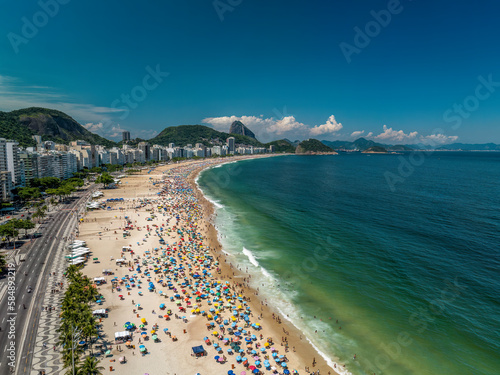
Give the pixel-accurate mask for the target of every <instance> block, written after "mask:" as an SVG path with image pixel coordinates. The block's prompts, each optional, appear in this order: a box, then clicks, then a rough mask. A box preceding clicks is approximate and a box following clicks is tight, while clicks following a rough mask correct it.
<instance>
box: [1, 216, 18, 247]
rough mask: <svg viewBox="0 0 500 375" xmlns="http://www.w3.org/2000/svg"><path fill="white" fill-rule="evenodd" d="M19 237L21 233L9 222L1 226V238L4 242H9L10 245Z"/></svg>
mask: <svg viewBox="0 0 500 375" xmlns="http://www.w3.org/2000/svg"><path fill="white" fill-rule="evenodd" d="M18 235H19V231H18V230H17V229H16V228H15V227H14V225H13V224H11V222H10V221H9V222H8V223H6V224H2V225H0V237H2V241H5V240H7V241H8V242H9V244H10V241H11V239H14V238H15V237H17V236H18Z"/></svg>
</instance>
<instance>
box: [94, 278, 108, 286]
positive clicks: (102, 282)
mask: <svg viewBox="0 0 500 375" xmlns="http://www.w3.org/2000/svg"><path fill="white" fill-rule="evenodd" d="M94 283H96V284H97V285H100V284H104V283H106V279H105V278H104V277H94Z"/></svg>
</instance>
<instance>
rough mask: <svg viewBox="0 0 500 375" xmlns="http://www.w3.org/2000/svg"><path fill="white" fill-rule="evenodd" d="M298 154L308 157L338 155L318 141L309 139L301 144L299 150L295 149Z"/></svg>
mask: <svg viewBox="0 0 500 375" xmlns="http://www.w3.org/2000/svg"><path fill="white" fill-rule="evenodd" d="M295 153H296V154H307V155H318V154H323V155H325V154H330V155H337V154H338V153H337V152H335V151H334V150H333V149H332V148H330V147H328V146H327V145H325V144H323V143H321V142H320V141H318V140H317V139H312V138H311V139H307V140H305V141H302V142H300V143H299V145H298V146H297V148H296V149H295Z"/></svg>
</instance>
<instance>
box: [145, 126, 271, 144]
mask: <svg viewBox="0 0 500 375" xmlns="http://www.w3.org/2000/svg"><path fill="white" fill-rule="evenodd" d="M229 137H234V139H235V143H236V144H245V145H251V146H256V147H264V145H263V144H262V143H260V142H259V141H258V140H256V139H254V138H251V137H247V136H245V135H241V134H228V133H224V132H219V131H217V130H215V129H212V128H209V127H208V126H204V125H179V126H169V127H167V128H165V129H163V130H162V132H161V133H160V134H158V135H157V136H156V137H154V138H152V139H150V140H149V141H148V142H149V143H150V144H153V145H162V146H167V145H168V144H169V143H175V145H176V146H185V145H187V144H192V145H193V146H194V145H195V144H196V143H203V144H204V145H205V146H208V147H211V146H214V145H222V144H225V143H226V139H227V138H229Z"/></svg>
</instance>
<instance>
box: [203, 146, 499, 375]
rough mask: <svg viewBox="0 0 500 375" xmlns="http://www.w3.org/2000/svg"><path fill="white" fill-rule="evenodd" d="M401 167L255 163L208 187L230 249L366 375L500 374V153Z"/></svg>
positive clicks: (433, 157)
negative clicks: (409, 168) (390, 180)
mask: <svg viewBox="0 0 500 375" xmlns="http://www.w3.org/2000/svg"><path fill="white" fill-rule="evenodd" d="M402 157H404V158H406V159H407V160H408V155H405V156H397V155H369V156H368V155H364V154H353V155H347V154H341V155H328V156H281V157H275V158H267V159H256V160H250V161H241V162H238V163H232V164H225V165H223V166H222V167H220V168H214V169H210V170H207V171H205V172H203V173H202V175H201V176H200V178H199V179H198V183H199V185H200V187H201V188H202V189H203V191H204V193H205V194H206V195H207V196H208V197H209V198H210V199H211V200H212V201H213V202H216V203H217V204H216V213H217V217H216V225H217V228H218V230H219V233H220V237H221V242H222V244H223V247H224V250H225V251H227V252H228V253H230V254H232V255H233V256H234V261H235V263H237V264H239V266H240V267H241V268H242V269H243V270H245V269H247V268H248V272H251V273H253V274H254V275H255V276H254V286H255V287H259V288H260V290H261V292H263V293H264V295H265V296H266V297H267V298H268V299H270V298H273V301H274V303H275V304H277V305H279V306H280V309H281V310H282V311H283V313H284V314H287V315H289V318H290V319H291V320H292V321H293V322H294V324H296V325H297V326H298V327H299V328H300V329H302V330H303V331H304V332H305V333H306V334H307V336H308V337H309V338H310V339H311V340H312V342H313V343H314V344H315V345H316V346H317V347H318V348H319V349H320V350H321V351H323V352H324V353H325V354H326V355H327V356H328V357H329V358H332V359H335V358H336V357H335V356H337V357H338V361H339V362H340V363H346V364H347V367H348V369H349V370H350V371H351V372H352V373H353V374H373V373H374V372H375V373H376V374H405V375H411V374H452V373H460V374H498V373H499V372H500V355H499V354H498V353H500V335H499V329H498V327H499V322H500V298H499V293H498V290H500V246H499V241H498V237H499V236H498V233H500V153H451V152H447V153H434V154H430V155H429V154H422V155H421V157H422V158H421V159H420V161H423V162H422V164H421V165H418V166H415V167H414V170H413V171H412V173H410V174H409V175H407V174H404V177H401V175H400V174H398V173H399V172H398V166H400V163H401V158H402ZM415 160H416V159H415ZM386 172H391V173H394V174H395V175H396V176H399V177H400V180H399V182H397V183H396V184H395V188H396V189H395V191H394V192H393V191H391V189H390V187H389V185H388V183H387V180H386V177H385V176H384V173H386ZM403 172H407V171H406V170H403ZM386 174H387V173H386ZM401 180H403V181H401ZM337 320H338V323H336V321H337ZM339 327H342V328H341V329H340V328H339ZM315 331H317V333H315ZM354 354H356V360H354V359H353V356H354Z"/></svg>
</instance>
